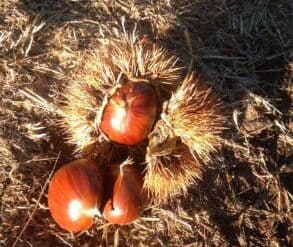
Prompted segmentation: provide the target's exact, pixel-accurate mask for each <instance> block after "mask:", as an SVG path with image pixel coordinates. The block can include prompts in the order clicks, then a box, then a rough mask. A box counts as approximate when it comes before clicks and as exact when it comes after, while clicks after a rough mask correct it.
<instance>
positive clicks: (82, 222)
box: [48, 159, 103, 232]
mask: <svg viewBox="0 0 293 247" xmlns="http://www.w3.org/2000/svg"><path fill="white" fill-rule="evenodd" d="M102 195H103V176H102V172H101V170H100V167H99V166H97V164H96V163H95V162H94V161H92V160H89V159H78V160H75V161H73V162H71V163H68V164H66V165H64V166H62V167H61V168H60V169H59V170H58V171H57V172H56V173H55V174H54V175H53V177H52V180H51V182H50V183H49V191H48V204H49V209H50V212H51V215H52V217H53V218H54V220H55V221H56V223H57V224H58V225H59V226H60V227H61V228H63V229H65V230H68V231H72V232H78V231H84V230H87V229H88V228H89V227H91V226H92V224H93V218H94V216H95V214H97V213H98V212H99V211H98V209H99V208H100V206H101V202H102Z"/></svg>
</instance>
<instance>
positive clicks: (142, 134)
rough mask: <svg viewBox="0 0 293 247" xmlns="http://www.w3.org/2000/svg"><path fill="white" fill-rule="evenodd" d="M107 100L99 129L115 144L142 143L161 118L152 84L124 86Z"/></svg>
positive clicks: (138, 83)
mask: <svg viewBox="0 0 293 247" xmlns="http://www.w3.org/2000/svg"><path fill="white" fill-rule="evenodd" d="M114 91H115V92H114V93H113V94H112V95H111V96H110V97H109V98H108V99H107V103H106V104H105V107H104V109H103V111H102V114H101V119H100V125H99V128H100V130H101V132H102V133H103V134H104V135H105V136H106V137H108V138H109V139H110V140H111V141H114V142H116V143H119V144H125V145H136V144H139V143H140V142H142V141H143V140H144V139H146V137H147V136H148V134H149V133H150V131H151V130H152V127H153V125H154V123H155V120H156V117H157V96H156V92H155V88H154V87H153V86H152V85H151V84H148V83H144V82H135V83H134V82H132V83H130V82H129V83H124V84H122V85H120V86H118V87H117V88H116V90H114Z"/></svg>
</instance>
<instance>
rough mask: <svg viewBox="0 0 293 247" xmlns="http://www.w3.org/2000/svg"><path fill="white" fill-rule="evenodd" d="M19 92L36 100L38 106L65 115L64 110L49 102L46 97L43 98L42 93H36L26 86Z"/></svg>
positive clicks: (33, 100)
mask: <svg viewBox="0 0 293 247" xmlns="http://www.w3.org/2000/svg"><path fill="white" fill-rule="evenodd" d="M19 93H20V94H22V95H23V96H25V97H27V98H28V99H30V100H31V101H32V102H34V103H35V104H36V105H34V106H36V107H39V108H41V109H43V110H45V111H48V112H50V113H57V114H59V115H60V116H64V115H65V114H64V112H63V111H61V110H60V109H59V108H57V107H56V106H55V105H53V104H52V103H50V102H48V101H47V100H45V99H44V98H42V97H41V96H40V95H38V94H36V93H35V92H33V91H32V90H30V89H28V88H25V89H24V90H19Z"/></svg>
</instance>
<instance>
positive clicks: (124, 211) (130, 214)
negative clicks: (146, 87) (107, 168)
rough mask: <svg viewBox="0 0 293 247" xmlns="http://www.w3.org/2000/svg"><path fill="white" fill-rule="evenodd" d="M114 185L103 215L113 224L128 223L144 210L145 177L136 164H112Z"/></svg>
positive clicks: (126, 162) (127, 162)
mask: <svg viewBox="0 0 293 247" xmlns="http://www.w3.org/2000/svg"><path fill="white" fill-rule="evenodd" d="M111 169H112V171H111V173H112V176H114V186H113V189H112V193H110V196H109V198H107V200H106V203H105V206H104V209H103V217H104V218H105V219H106V220H107V221H109V222H110V223H113V224H118V225H127V224H130V223H132V222H133V221H134V220H136V219H137V218H138V217H139V216H140V214H141V213H142V210H143V204H144V196H143V178H142V174H141V173H140V171H139V170H138V168H137V167H135V165H133V164H131V163H129V161H125V162H124V163H122V164H121V165H120V166H119V165H112V167H111Z"/></svg>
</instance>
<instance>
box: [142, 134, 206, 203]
mask: <svg viewBox="0 0 293 247" xmlns="http://www.w3.org/2000/svg"><path fill="white" fill-rule="evenodd" d="M146 161H147V166H146V174H145V178H144V188H145V189H146V191H148V193H149V195H150V197H151V198H152V200H153V202H155V203H158V204H161V203H165V202H167V201H168V200H169V199H172V198H174V197H175V196H176V195H182V194H186V192H187V188H188V187H189V186H190V185H191V184H192V183H194V182H195V179H196V178H200V176H201V167H200V165H199V163H198V162H197V161H195V159H194V158H193V156H192V154H191V153H190V150H189V148H188V147H187V146H186V145H185V144H183V143H182V142H181V141H180V139H178V138H177V137H174V138H170V139H169V138H168V139H166V140H165V141H164V143H160V144H158V145H157V146H152V145H150V146H149V147H148V150H147V156H146Z"/></svg>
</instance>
